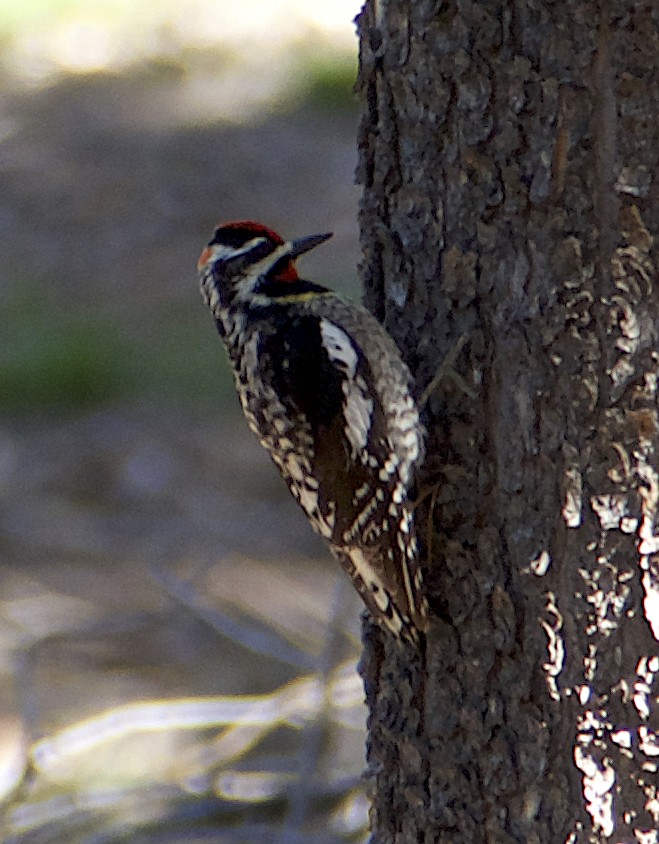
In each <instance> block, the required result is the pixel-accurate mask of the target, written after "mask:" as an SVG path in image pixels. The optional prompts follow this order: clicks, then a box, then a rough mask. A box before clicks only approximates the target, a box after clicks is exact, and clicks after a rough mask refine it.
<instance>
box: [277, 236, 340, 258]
mask: <svg viewBox="0 0 659 844" xmlns="http://www.w3.org/2000/svg"><path fill="white" fill-rule="evenodd" d="M332 235H333V232H328V233H327V234H310V235H309V236H308V237H300V238H299V239H298V240H292V241H291V249H290V252H289V253H288V254H289V255H290V257H291V258H297V257H298V255H304V253H305V252H308V251H309V250H310V249H315V248H316V246H320V244H321V243H325V241H326V240H329V239H330V237H332Z"/></svg>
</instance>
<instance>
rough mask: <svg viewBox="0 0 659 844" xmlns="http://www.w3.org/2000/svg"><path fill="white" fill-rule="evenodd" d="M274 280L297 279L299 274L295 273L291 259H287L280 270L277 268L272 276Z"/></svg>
mask: <svg viewBox="0 0 659 844" xmlns="http://www.w3.org/2000/svg"><path fill="white" fill-rule="evenodd" d="M272 278H273V280H274V281H299V280H300V276H299V275H298V274H297V271H296V269H295V264H294V263H293V262H292V261H287V262H286V264H284V266H283V267H282V269H281V270H278V271H277V272H276V273H275V274H274V275H273V276H272Z"/></svg>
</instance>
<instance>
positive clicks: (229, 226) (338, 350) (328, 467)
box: [197, 221, 427, 642]
mask: <svg viewBox="0 0 659 844" xmlns="http://www.w3.org/2000/svg"><path fill="white" fill-rule="evenodd" d="M331 236H332V235H331V234H318V235H311V236H309V237H303V238H300V239H298V240H289V241H284V239H283V238H282V237H280V236H279V235H278V234H277V233H276V232H274V231H273V230H272V229H270V228H268V227H266V226H264V225H262V224H260V223H254V222H250V221H243V222H234V223H226V224H223V225H219V226H218V227H217V228H216V229H215V232H214V234H213V237H212V239H211V240H210V242H209V244H208V246H207V247H206V248H205V249H204V250H203V251H202V253H201V256H200V258H199V261H198V263H197V270H198V273H199V279H200V287H201V293H202V296H203V298H204V301H205V302H206V304H207V305H208V307H209V308H210V310H211V313H212V314H213V317H214V318H215V325H216V327H217V331H218V333H219V335H220V337H221V338H222V340H223V341H224V345H225V346H226V349H227V352H228V355H229V358H230V361H231V364H232V367H233V373H234V379H235V385H236V389H237V392H238V395H239V398H240V402H241V405H242V408H243V411H244V414H245V416H246V418H247V422H248V424H249V427H250V428H251V429H252V431H254V433H255V434H256V435H257V436H258V438H259V440H260V442H261V444H262V445H263V446H264V447H265V448H266V449H267V451H268V452H269V454H270V457H271V458H272V460H273V461H274V463H275V465H276V466H277V468H278V469H279V471H280V473H281V475H282V477H283V478H284V480H285V481H286V484H287V485H288V488H289V490H290V491H291V493H292V494H293V496H294V498H295V499H296V500H297V502H298V503H299V505H300V506H301V507H302V509H303V510H304V512H305V514H306V516H307V518H308V520H309V522H310V523H311V526H312V527H313V529H314V530H315V531H316V532H317V533H319V534H320V535H321V536H322V537H323V538H324V539H325V540H327V542H328V543H329V546H330V549H331V550H332V552H333V554H334V555H335V556H336V557H337V558H338V560H339V562H340V563H341V564H342V566H343V567H344V568H345V569H346V571H347V573H348V575H349V576H350V577H351V579H352V581H353V583H354V585H355V587H356V588H357V590H358V592H359V594H360V595H361V597H362V599H363V601H364V603H365V604H366V606H367V607H368V609H369V611H370V613H371V615H372V617H373V618H374V620H375V621H377V622H378V623H379V624H380V625H381V626H383V627H385V628H386V629H388V630H389V631H391V632H392V633H393V634H394V635H395V636H396V637H398V638H400V639H403V640H406V641H412V642H417V641H418V638H419V633H420V632H423V631H424V630H425V628H426V620H427V603H426V599H425V597H424V594H423V583H422V576H421V571H420V568H419V565H418V553H417V544H416V537H415V531H414V514H413V508H412V506H411V502H410V494H411V490H412V488H413V485H414V479H415V470H416V469H417V467H418V466H419V464H420V462H421V461H422V459H423V453H424V443H423V428H422V426H421V424H420V422H419V413H418V409H417V405H416V403H415V400H414V398H413V395H412V391H411V381H412V379H411V375H410V372H409V370H408V368H407V366H406V365H405V363H404V362H403V361H402V359H401V356H400V353H399V351H398V349H397V347H396V345H395V344H394V342H393V340H392V339H391V337H390V336H389V335H388V334H387V332H386V331H385V330H384V328H383V327H382V326H381V325H380V323H379V322H378V321H377V320H376V319H375V318H374V317H373V316H372V315H371V314H370V313H369V312H368V311H366V310H365V309H364V308H361V307H359V306H357V305H354V304H352V303H350V302H348V301H346V300H344V299H342V298H341V297H340V296H338V295H337V294H336V293H334V292H333V291H331V290H329V289H327V288H326V287H323V286H321V285H320V284H315V283H314V282H312V281H306V280H304V279H302V278H300V277H299V276H298V273H297V270H296V266H295V261H296V259H297V258H298V257H299V256H300V255H303V254H304V253H305V252H308V251H309V250H310V249H314V248H315V247H316V246H319V245H320V244H321V243H324V242H325V241H326V240H328V238H330V237H331Z"/></svg>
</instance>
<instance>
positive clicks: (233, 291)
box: [197, 220, 332, 310]
mask: <svg viewBox="0 0 659 844" xmlns="http://www.w3.org/2000/svg"><path fill="white" fill-rule="evenodd" d="M331 236H332V235H331V234H313V235H310V236H308V237H302V238H299V239H297V240H288V241H285V240H284V239H283V238H282V237H281V236H280V235H278V234H277V232H275V231H273V230H272V229H270V228H268V227H267V226H264V225H263V224H261V223H254V222H252V221H250V220H244V221H240V222H235V223H224V224H222V225H219V226H218V227H217V228H216V229H215V232H214V234H213V237H212V239H211V241H210V242H209V244H208V246H207V247H206V248H205V249H204V250H203V251H202V253H201V255H200V256H199V260H198V262H197V271H198V273H199V278H200V284H201V290H202V295H203V296H204V298H205V299H206V303H207V304H208V305H209V307H210V308H211V310H214V309H215V307H216V306H217V305H218V304H219V306H220V307H228V306H230V305H232V304H236V305H240V304H241V303H244V304H247V303H250V304H253V303H255V301H256V300H257V299H258V296H259V287H260V286H262V285H263V283H264V282H267V283H270V284H271V283H277V284H281V283H285V284H286V283H289V284H292V285H294V284H295V282H297V281H299V276H298V274H297V270H296V268H295V260H296V258H298V257H299V256H300V255H303V254H304V253H305V252H308V251H309V250H310V249H313V248H314V247H316V246H319V245H320V244H321V243H324V242H325V241H326V240H328V238H330V237H331Z"/></svg>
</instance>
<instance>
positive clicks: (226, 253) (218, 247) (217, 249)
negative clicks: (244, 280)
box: [207, 237, 266, 264]
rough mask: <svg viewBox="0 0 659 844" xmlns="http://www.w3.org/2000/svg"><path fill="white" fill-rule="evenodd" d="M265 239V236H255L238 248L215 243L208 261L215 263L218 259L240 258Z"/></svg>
mask: <svg viewBox="0 0 659 844" xmlns="http://www.w3.org/2000/svg"><path fill="white" fill-rule="evenodd" d="M265 240H266V239H265V238H264V237H254V238H252V240H248V241H247V243H245V244H243V246H241V247H240V249H236V247H235V246H225V245H224V244H222V243H214V244H213V245H212V246H211V247H210V249H211V257H210V259H209V260H208V262H207V263H208V264H214V263H215V262H216V261H226V260H228V259H229V258H238V257H239V256H240V255H244V254H245V253H247V252H250V251H251V250H252V249H254V247H255V246H258V245H259V244H260V243H265Z"/></svg>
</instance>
